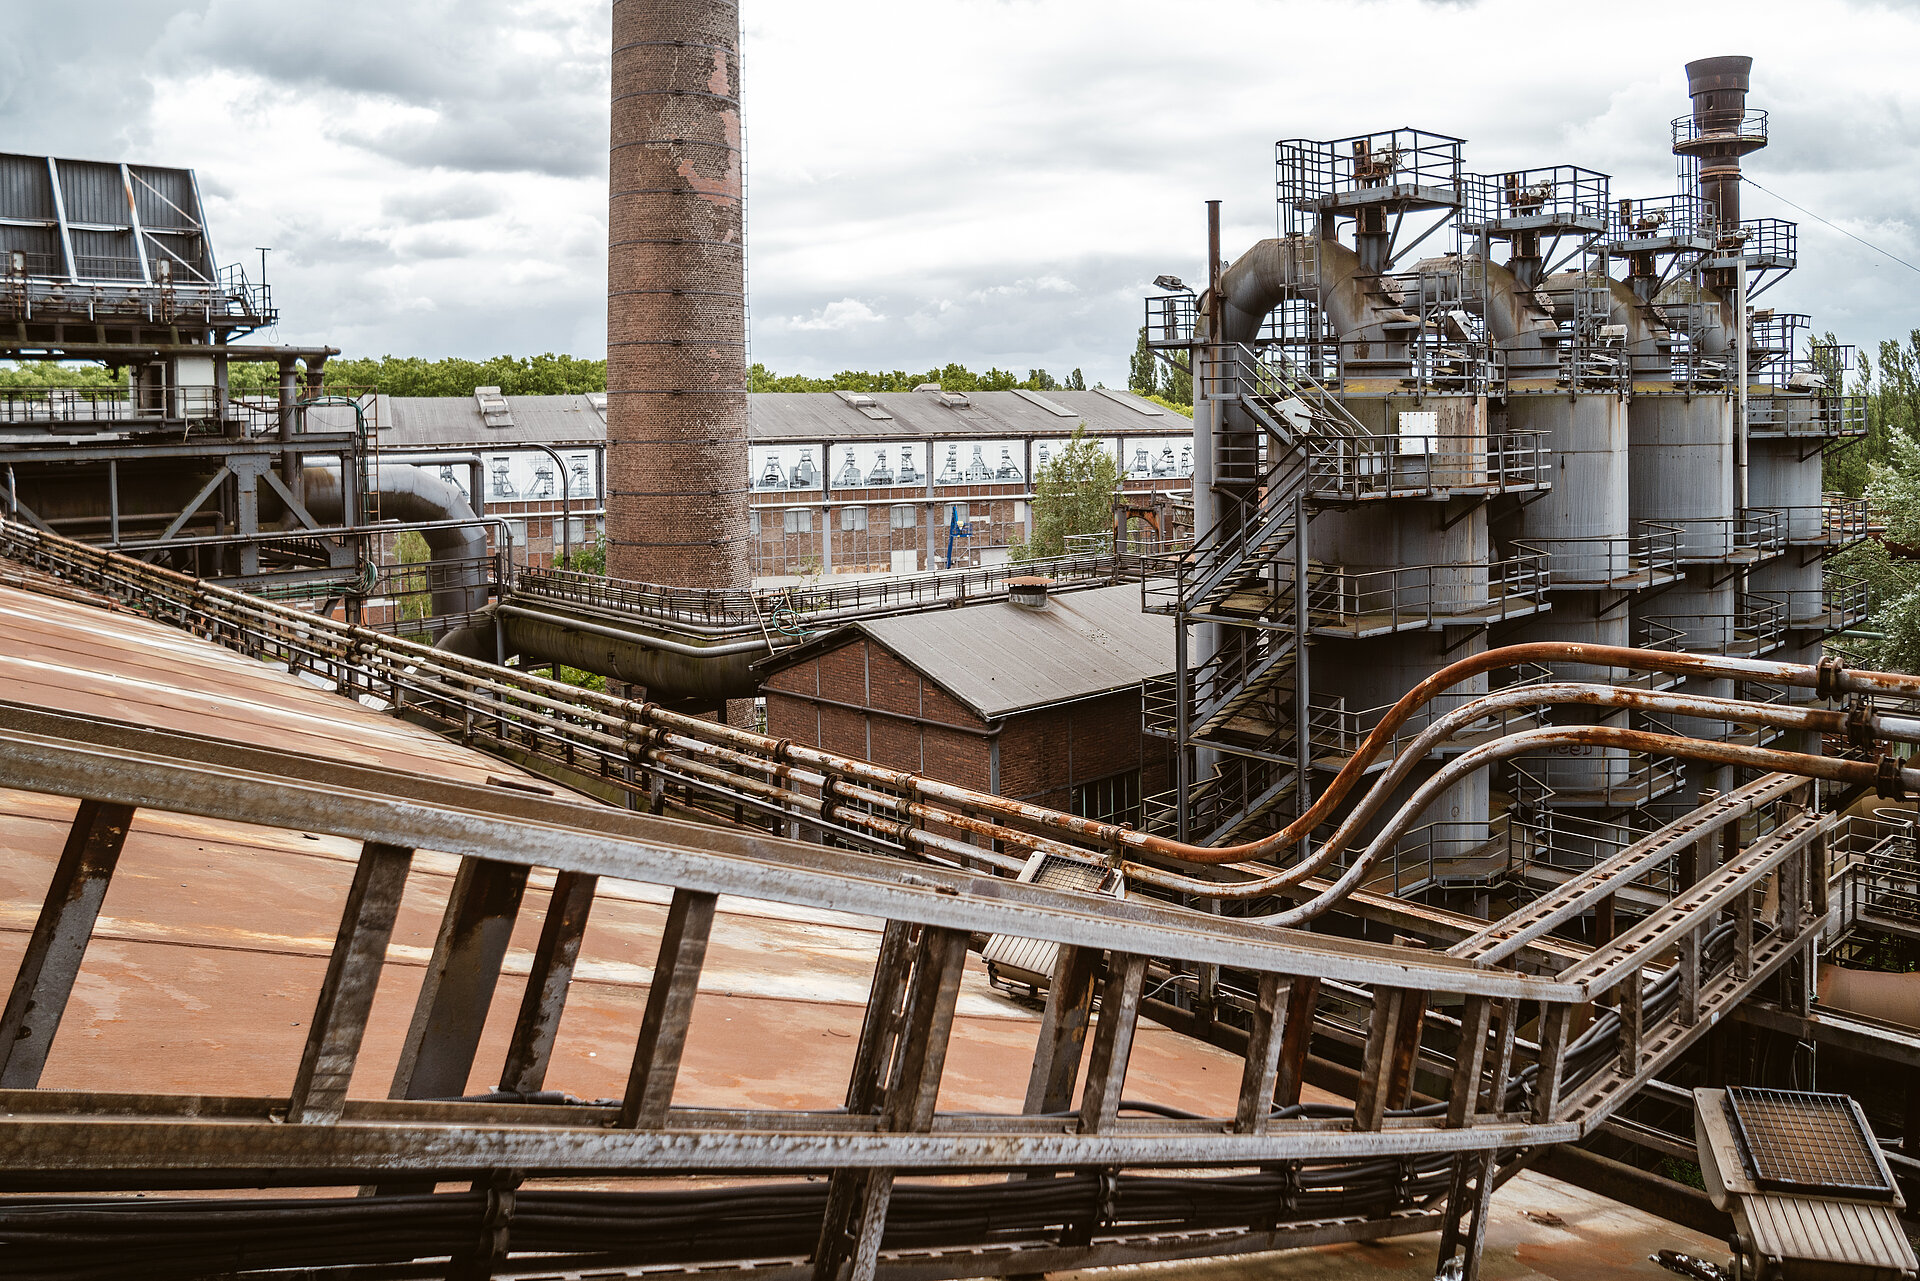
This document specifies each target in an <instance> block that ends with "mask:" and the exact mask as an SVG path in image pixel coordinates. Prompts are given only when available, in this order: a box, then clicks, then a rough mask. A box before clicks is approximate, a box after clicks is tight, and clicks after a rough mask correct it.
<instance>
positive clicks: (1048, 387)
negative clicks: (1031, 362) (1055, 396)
mask: <svg viewBox="0 0 1920 1281" xmlns="http://www.w3.org/2000/svg"><path fill="white" fill-rule="evenodd" d="M1020 385H1021V386H1022V387H1024V388H1026V389H1027V390H1028V391H1058V390H1060V384H1059V383H1057V382H1055V381H1054V378H1053V375H1052V374H1050V373H1048V372H1047V371H1046V370H1044V369H1029V370H1028V371H1027V381H1025V382H1023V383H1021V384H1020Z"/></svg>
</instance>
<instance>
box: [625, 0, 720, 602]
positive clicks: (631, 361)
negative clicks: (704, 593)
mask: <svg viewBox="0 0 1920 1281" xmlns="http://www.w3.org/2000/svg"><path fill="white" fill-rule="evenodd" d="M739 43H740V16H739V7H738V5H737V4H736V3H734V2H733V0H614V5H613V100H612V152H611V156H610V166H611V169H610V183H609V188H608V208H607V463H606V467H607V570H608V572H609V573H610V574H612V575H613V576H614V577H616V578H627V579H636V580H640V581H644V582H653V583H666V584H671V585H673V586H677V587H732V588H738V587H745V586H747V585H748V583H749V577H750V575H749V568H748V560H747V488H748V475H747V394H746V384H747V370H746V289H745V261H746V260H745V247H744V245H743V243H742V227H743V220H742V208H741V204H742V198H743V194H744V187H743V181H742V175H741V150H740V141H741V138H740V98H739V94H740V60H739Z"/></svg>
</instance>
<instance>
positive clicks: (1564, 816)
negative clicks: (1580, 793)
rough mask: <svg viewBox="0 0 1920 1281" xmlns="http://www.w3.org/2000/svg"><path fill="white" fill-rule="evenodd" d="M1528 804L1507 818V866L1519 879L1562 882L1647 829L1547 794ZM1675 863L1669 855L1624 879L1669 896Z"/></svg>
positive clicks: (1675, 875) (1630, 885)
mask: <svg viewBox="0 0 1920 1281" xmlns="http://www.w3.org/2000/svg"><path fill="white" fill-rule="evenodd" d="M1529 809H1530V810H1531V811H1532V812H1531V813H1529V814H1528V815H1527V816H1525V817H1520V816H1516V815H1513V814H1509V815H1508V817H1507V849H1508V853H1509V857H1510V858H1511V864H1510V866H1511V868H1512V872H1513V874H1514V875H1515V876H1516V877H1518V878H1520V879H1521V880H1522V881H1534V882H1541V881H1545V882H1551V883H1555V884H1558V883H1561V882H1564V881H1567V880H1569V879H1571V878H1573V877H1575V876H1578V875H1579V874H1581V873H1583V872H1586V871H1588V870H1589V869H1591V868H1592V867H1594V866H1595V865H1596V864H1599V863H1602V862H1605V861H1606V860H1607V859H1610V858H1613V857H1615V856H1617V855H1619V854H1620V853H1621V852H1622V851H1624V850H1626V849H1627V848H1629V847H1630V846H1632V845H1634V844H1635V843H1636V842H1639V841H1643V840H1645V839H1646V838H1647V836H1648V834H1649V833H1648V830H1647V829H1646V828H1644V827H1636V826H1633V825H1631V824H1628V823H1621V822H1615V821H1613V820H1611V819H1600V818H1589V817H1587V816H1585V815H1583V814H1576V813H1574V812H1572V811H1571V810H1566V809H1558V808H1555V807H1554V805H1553V798H1552V797H1547V798H1545V799H1544V800H1543V801H1542V803H1541V805H1540V806H1538V807H1529ZM1678 864H1679V859H1678V857H1677V856H1669V857H1668V858H1666V859H1664V860H1662V861H1660V862H1658V863H1655V864H1653V865H1652V866H1650V867H1648V868H1646V869H1645V870H1643V871H1641V872H1640V873H1639V874H1638V875H1636V876H1634V877H1633V878H1632V879H1630V880H1628V881H1627V882H1626V886H1627V887H1628V888H1631V889H1638V890H1644V891H1645V892H1647V893H1648V894H1651V895H1655V896H1657V897H1659V898H1661V899H1670V898H1672V897H1673V896H1674V894H1675V893H1676V892H1677V891H1678V890H1679V888H1680V882H1679V868H1678Z"/></svg>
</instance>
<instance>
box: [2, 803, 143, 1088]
mask: <svg viewBox="0 0 1920 1281" xmlns="http://www.w3.org/2000/svg"><path fill="white" fill-rule="evenodd" d="M132 824H133V807H132V806H128V805H120V804H113V803H110V802H101V801H90V800H87V801H81V802H80V808H79V810H78V812H77V813H76V814H75V815H74V819H73V825H72V827H71V828H70V829H69V830H68V832H67V843H66V846H65V847H64V848H63V849H62V850H61V851H60V861H59V862H58V863H57V864H56V865H55V866H54V870H53V883H52V884H51V885H49V886H48V887H47V895H46V898H45V899H44V900H43V901H42V903H41V905H40V916H39V918H38V919H37V920H36V921H35V922H34V925H33V933H32V935H30V936H29V937H28V939H27V950H26V953H25V955H23V956H22V957H21V958H20V968H19V969H18V970H17V971H16V972H15V974H14V979H13V990H12V992H11V993H10V994H9V995H8V997H7V1007H6V1012H5V1013H4V1014H0V1088H5V1089H32V1088H33V1087H34V1086H36V1085H38V1084H40V1070H41V1069H42V1068H43V1067H45V1066H46V1062H47V1051H48V1050H49V1049H51V1048H52V1046H53V1037H54V1033H56V1032H58V1031H59V1030H60V1016H61V1015H62V1014H64V1013H65V1012H66V1008H67V998H68V997H69V996H71V995H72V993H73V982H74V979H75V978H76V977H77V976H78V975H79V973H80V961H81V958H83V957H84V956H85V955H86V951H87V943H88V941H89V940H90V939H92V937H93V926H94V922H95V921H96V920H98V919H99V917H100V904H101V902H102V900H104V899H105V898H106V896H107V885H108V883H109V882H110V881H111V880H112V879H113V869H114V867H115V865H116V864H118V863H119V861H120V850H121V847H122V846H124V845H125V844H126V840H127V829H128V828H129V827H131V826H132Z"/></svg>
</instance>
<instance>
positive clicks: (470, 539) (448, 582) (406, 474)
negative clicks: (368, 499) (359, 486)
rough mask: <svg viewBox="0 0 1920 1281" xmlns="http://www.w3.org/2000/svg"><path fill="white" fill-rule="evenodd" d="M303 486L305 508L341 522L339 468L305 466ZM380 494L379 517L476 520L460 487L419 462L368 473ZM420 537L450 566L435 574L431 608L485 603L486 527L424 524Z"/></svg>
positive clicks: (440, 612) (455, 610)
mask: <svg viewBox="0 0 1920 1281" xmlns="http://www.w3.org/2000/svg"><path fill="white" fill-rule="evenodd" d="M302 476H303V477H304V479H305V482H306V487H307V511H309V512H310V513H312V515H313V517H314V518H315V519H316V520H320V521H332V522H336V523H337V522H339V521H340V520H342V519H343V518H344V517H343V515H342V513H343V511H344V510H345V508H344V505H343V504H342V502H341V494H340V469H339V468H338V467H324V466H323V467H308V468H305V469H304V470H303V472H302ZM369 480H370V483H371V484H372V486H373V488H374V492H375V493H377V494H378V495H379V499H380V516H381V518H382V519H383V520H398V521H402V522H411V521H441V520H474V521H477V520H478V519H479V518H478V517H477V516H475V515H474V513H473V508H472V507H471V506H470V505H469V504H468V503H467V500H466V499H465V498H463V497H461V496H460V491H459V490H458V489H457V488H455V487H454V486H452V485H449V484H448V483H447V482H446V481H444V480H441V479H440V478H439V477H438V476H431V475H428V474H427V473H426V472H425V471H423V470H421V469H420V468H418V467H382V468H380V469H379V471H378V473H377V475H375V476H372V477H370V478H369ZM420 537H422V538H424V539H425V540H426V542H427V550H428V552H430V553H431V555H432V559H433V560H434V561H435V562H447V563H448V564H449V565H450V569H447V570H444V571H438V572H435V573H434V576H433V577H434V587H433V612H434V614H435V615H436V616H447V615H453V614H471V613H474V612H475V611H477V610H479V609H480V608H482V607H483V606H484V605H486V603H487V579H488V575H487V571H486V555H487V532H486V529H485V528H484V527H483V526H481V525H479V524H473V525H452V526H442V527H440V528H438V529H423V530H421V531H420Z"/></svg>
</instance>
